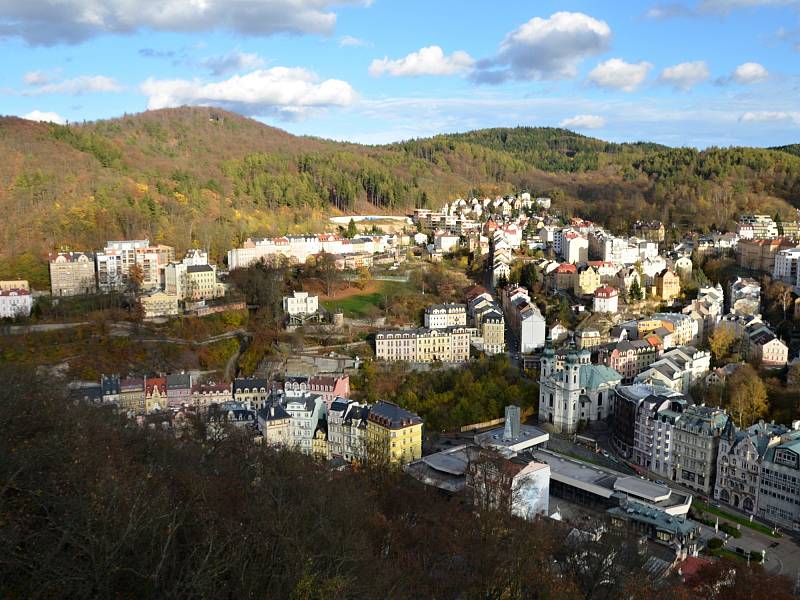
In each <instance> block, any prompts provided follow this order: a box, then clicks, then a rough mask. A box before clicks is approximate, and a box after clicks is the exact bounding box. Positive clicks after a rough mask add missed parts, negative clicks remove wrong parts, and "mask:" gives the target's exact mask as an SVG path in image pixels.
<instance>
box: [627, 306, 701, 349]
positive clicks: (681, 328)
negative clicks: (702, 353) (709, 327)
mask: <svg viewBox="0 0 800 600" xmlns="http://www.w3.org/2000/svg"><path fill="white" fill-rule="evenodd" d="M636 326H637V332H638V336H639V338H643V337H645V336H647V335H648V334H650V333H658V330H659V329H662V328H663V329H666V330H668V331H670V332H672V333H673V334H674V335H673V340H674V342H675V344H676V345H687V344H696V343H697V342H698V341H699V337H700V325H699V324H698V322H697V321H696V320H695V319H693V318H692V317H691V316H689V315H685V314H682V313H653V314H652V315H650V317H649V318H647V319H642V320H640V321H638V322H637V324H636ZM665 347H666V346H665Z"/></svg>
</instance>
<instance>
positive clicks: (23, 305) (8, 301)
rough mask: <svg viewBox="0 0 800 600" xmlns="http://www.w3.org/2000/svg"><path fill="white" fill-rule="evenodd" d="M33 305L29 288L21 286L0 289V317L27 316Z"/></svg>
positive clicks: (16, 317)
mask: <svg viewBox="0 0 800 600" xmlns="http://www.w3.org/2000/svg"><path fill="white" fill-rule="evenodd" d="M32 307H33V297H32V296H31V292H30V290H26V289H22V288H13V289H3V290H0V319H18V318H22V317H29V316H30V315H31V308H32Z"/></svg>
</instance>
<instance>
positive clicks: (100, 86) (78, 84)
mask: <svg viewBox="0 0 800 600" xmlns="http://www.w3.org/2000/svg"><path fill="white" fill-rule="evenodd" d="M33 80H34V81H35V82H36V81H40V78H37V77H34V78H33ZM26 81H27V78H26ZM33 85H34V87H33V88H32V89H29V90H26V91H24V92H23V93H22V94H23V95H24V96H38V95H40V94H69V95H71V96H80V95H82V94H94V93H99V92H121V91H122V89H123V88H122V86H121V85H120V84H119V83H117V82H116V81H115V80H114V79H112V78H111V77H106V76H104V75H81V76H80V77H75V78H73V79H64V80H62V81H52V80H51V81H50V82H49V83H34V84H33Z"/></svg>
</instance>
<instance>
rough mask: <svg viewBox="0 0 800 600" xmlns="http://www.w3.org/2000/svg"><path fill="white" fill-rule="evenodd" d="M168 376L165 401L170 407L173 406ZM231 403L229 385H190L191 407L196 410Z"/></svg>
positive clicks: (231, 394) (231, 393)
mask: <svg viewBox="0 0 800 600" xmlns="http://www.w3.org/2000/svg"><path fill="white" fill-rule="evenodd" d="M169 394H170V389H169V375H168V376H167V396H168V398H167V400H168V403H169V405H170V406H172V405H173V403H172V398H170V397H169ZM226 402H233V390H232V389H231V384H230V383H199V384H195V385H192V394H191V405H192V406H196V407H197V408H200V409H204V410H208V407H209V406H211V405H212V404H225V403H226Z"/></svg>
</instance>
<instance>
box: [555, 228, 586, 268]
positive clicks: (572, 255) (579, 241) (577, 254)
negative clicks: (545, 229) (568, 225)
mask: <svg viewBox="0 0 800 600" xmlns="http://www.w3.org/2000/svg"><path fill="white" fill-rule="evenodd" d="M561 256H562V257H563V258H564V260H565V261H566V262H568V263H572V264H577V263H580V262H586V261H587V260H589V240H587V239H586V238H585V237H583V236H582V235H581V234H579V233H576V232H574V231H571V232H568V233H566V234H564V235H563V237H562V242H561Z"/></svg>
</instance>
